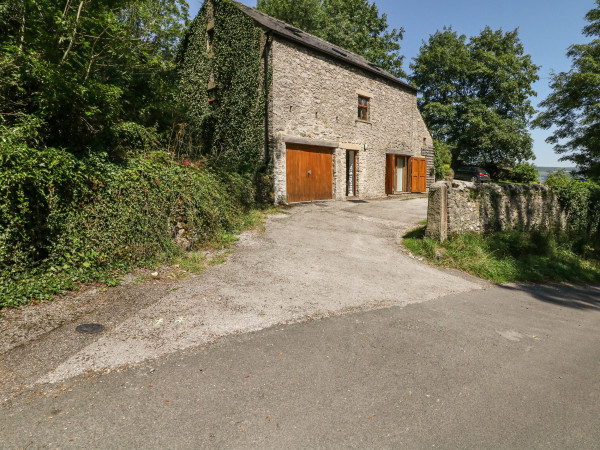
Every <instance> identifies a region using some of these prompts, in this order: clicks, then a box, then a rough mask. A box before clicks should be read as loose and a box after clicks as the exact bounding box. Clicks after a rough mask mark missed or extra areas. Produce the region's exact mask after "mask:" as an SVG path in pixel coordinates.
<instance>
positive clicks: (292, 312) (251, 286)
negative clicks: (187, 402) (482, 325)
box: [0, 198, 490, 384]
mask: <svg viewBox="0 0 600 450" xmlns="http://www.w3.org/2000/svg"><path fill="white" fill-rule="evenodd" d="M426 214H427V199H426V198H417V199H411V200H406V199H399V198H393V199H386V200H374V201H368V202H356V203H354V202H319V203H310V204H299V205H296V206H293V207H291V208H288V209H286V210H284V211H283V212H282V213H280V214H276V215H272V216H270V217H269V218H268V220H267V223H266V230H265V231H264V232H263V233H260V232H256V231H254V232H247V233H244V234H243V235H242V236H241V239H240V241H239V243H238V244H237V245H236V247H235V251H234V252H233V254H232V255H231V256H230V258H229V260H228V261H227V262H225V263H224V264H222V265H219V266H215V267H211V268H209V269H208V270H206V271H205V272H204V273H202V274H201V275H199V276H196V277H194V278H192V279H190V280H187V281H184V282H180V283H177V284H176V286H174V287H171V288H170V289H158V290H152V289H148V286H145V287H144V286H129V287H128V292H129V293H128V295H129V296H130V297H131V298H132V302H133V303H132V304H133V305H135V304H139V308H135V307H130V308H129V309H128V308H126V307H124V308H121V309H117V311H116V312H115V313H114V315H115V317H114V319H115V320H107V314H109V312H110V308H111V305H110V304H108V305H104V307H102V305H97V306H98V308H88V309H87V310H86V315H85V317H71V318H70V321H67V322H65V323H59V324H58V325H57V326H56V328H55V329H53V330H50V331H47V332H45V334H44V335H43V336H41V337H36V338H33V339H28V337H27V333H24V334H23V339H21V341H22V342H17V343H19V344H20V345H18V346H13V348H12V349H10V350H8V351H6V352H4V354H3V355H2V359H4V361H5V367H3V368H2V369H3V371H4V372H5V373H8V372H6V371H11V370H13V371H17V370H20V371H21V372H23V373H21V374H19V376H18V377H17V376H16V375H17V373H15V374H14V375H15V376H14V377H13V378H14V379H21V380H23V379H25V380H27V378H28V377H27V376H25V375H26V374H25V372H29V376H31V374H34V373H35V374H36V376H35V377H34V378H31V379H30V380H29V384H38V383H47V382H49V383H56V382H60V381H62V380H65V379H67V378H70V377H74V376H77V375H80V374H82V373H92V372H98V371H103V372H108V371H111V370H117V369H124V368H127V367H129V366H130V365H133V364H137V363H140V362H142V361H144V360H147V359H151V358H157V357H160V356H162V355H165V354H168V353H172V352H175V351H177V350H182V349H186V348H190V347H195V346H201V345H204V344H207V343H210V342H213V341H214V340H216V339H218V338H219V337H221V336H225V335H230V334H234V333H245V332H251V331H256V330H259V329H263V328H267V327H270V326H273V325H279V324H283V323H292V322H299V321H305V320H313V319H317V318H321V317H326V316H330V315H335V314H341V313H346V312H351V311H354V310H357V309H370V308H382V307H389V306H404V305H408V304H411V303H418V302H423V301H427V300H431V299H435V298H439V297H442V296H445V295H448V294H457V293H461V292H466V291H471V290H476V289H485V288H488V287H489V286H490V285H489V284H487V283H484V282H481V281H479V280H476V279H473V278H471V277H467V276H463V275H461V274H457V273H456V272H452V271H445V270H440V269H437V268H435V267H432V266H429V265H427V264H425V263H423V262H420V261H418V260H417V259H415V258H414V257H412V255H410V254H409V253H408V252H406V251H405V250H404V249H403V248H402V247H401V239H402V236H403V234H404V233H405V232H406V231H407V230H409V229H411V228H413V227H414V226H416V224H417V223H418V222H420V221H422V220H424V219H425V218H426ZM115 289H119V288H115ZM132 289H133V291H132ZM153 296H154V297H153ZM61 301H66V300H59V301H58V302H59V303H58V304H57V303H56V302H55V303H53V304H52V303H48V304H43V305H39V306H37V307H35V308H42V310H43V308H48V310H50V309H51V308H55V309H56V308H59V310H60V309H61V308H62V310H68V309H69V308H68V306H69V305H62V306H61V305H60V302H61ZM72 301H73V300H71V302H72ZM86 302H88V303H89V302H91V303H92V304H93V303H94V298H93V296H92V298H91V299H89V298H88V299H87V300H86ZM136 302H137V303H136ZM75 303H76V302H75ZM26 310H27V309H26ZM26 310H25V311H26ZM17 314H18V312H17ZM24 314H26V313H24ZM117 315H119V317H116V316H117ZM36 317H38V319H39V320H40V322H41V321H44V320H47V319H48V318H47V314H46V315H44V314H37V316H36ZM13 319H14V317H13ZM3 320H4V319H3ZM83 320H85V321H86V322H94V321H96V320H104V322H105V325H106V324H107V323H108V325H107V327H106V329H105V331H104V332H103V333H101V334H98V335H91V336H85V337H82V336H81V335H79V334H78V333H75V332H74V328H75V326H76V325H77V324H78V323H82V321H83ZM16 322H18V321H15V320H12V321H9V322H6V321H5V323H2V320H0V324H1V325H2V327H0V328H1V329H2V330H3V331H2V334H4V333H8V332H11V330H10V324H11V323H16ZM27 326H28V327H29V328H35V324H32V323H28V324H27ZM12 331H14V330H12ZM31 336H34V337H35V336H36V335H35V333H32V334H31ZM57 342H60V346H57ZM57 348H61V349H62V351H58V350H56V351H55V350H54V349H57ZM11 352H17V353H15V354H14V355H13V357H11ZM52 352H54V353H52ZM52 354H54V357H50V356H48V355H52ZM23 361H38V363H37V364H38V365H37V366H36V367H34V366H33V365H32V366H31V367H25V366H23V367H21V368H20V369H18V367H17V366H18V365H19V364H21V362H23ZM40 361H41V363H40ZM22 364H25V363H24V362H23V363H22ZM9 378H10V377H9Z"/></svg>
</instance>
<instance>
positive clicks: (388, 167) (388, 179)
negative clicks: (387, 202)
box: [380, 153, 396, 195]
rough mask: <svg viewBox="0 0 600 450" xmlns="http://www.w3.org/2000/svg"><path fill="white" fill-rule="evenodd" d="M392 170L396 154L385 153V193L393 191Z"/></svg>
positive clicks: (389, 193) (390, 193)
mask: <svg viewBox="0 0 600 450" xmlns="http://www.w3.org/2000/svg"><path fill="white" fill-rule="evenodd" d="M394 170H396V155H393V154H391V153H387V154H386V155H385V193H386V194H387V195H392V194H393V193H394V188H395V186H394ZM380 173H381V172H380Z"/></svg>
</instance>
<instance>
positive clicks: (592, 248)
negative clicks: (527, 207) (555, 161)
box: [546, 170, 600, 256]
mask: <svg viewBox="0 0 600 450" xmlns="http://www.w3.org/2000/svg"><path fill="white" fill-rule="evenodd" d="M546 184H547V185H548V186H551V187H552V190H553V191H554V192H556V195H557V196H558V199H559V201H560V202H561V204H562V205H563V207H564V208H565V211H566V213H567V224H568V227H569V230H568V231H569V232H570V234H571V239H572V240H573V241H575V242H576V243H577V246H578V248H579V250H580V251H581V252H584V253H590V252H591V253H595V254H596V255H598V256H600V210H599V209H598V205H599V204H600V186H599V185H598V184H596V183H593V182H591V181H581V180H577V179H574V178H572V177H571V176H569V175H568V174H567V173H566V171H564V170H562V171H559V172H557V173H554V174H550V175H548V178H546Z"/></svg>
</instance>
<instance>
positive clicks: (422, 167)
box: [409, 158, 427, 192]
mask: <svg viewBox="0 0 600 450" xmlns="http://www.w3.org/2000/svg"><path fill="white" fill-rule="evenodd" d="M409 165H410V180H411V183H410V184H411V192H426V191H427V159H425V158H410V164H409Z"/></svg>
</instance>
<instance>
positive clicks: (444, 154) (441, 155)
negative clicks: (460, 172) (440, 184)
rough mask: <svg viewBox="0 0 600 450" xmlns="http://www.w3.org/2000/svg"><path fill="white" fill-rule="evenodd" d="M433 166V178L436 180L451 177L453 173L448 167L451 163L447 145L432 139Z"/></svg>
mask: <svg viewBox="0 0 600 450" xmlns="http://www.w3.org/2000/svg"><path fill="white" fill-rule="evenodd" d="M433 149H434V153H433V166H434V171H435V179H436V180H437V181H440V180H447V179H448V177H450V178H452V176H453V175H454V173H453V172H452V169H451V168H450V164H451V163H452V153H450V150H449V149H448V145H447V144H445V143H443V142H441V141H438V140H434V141H433Z"/></svg>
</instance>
